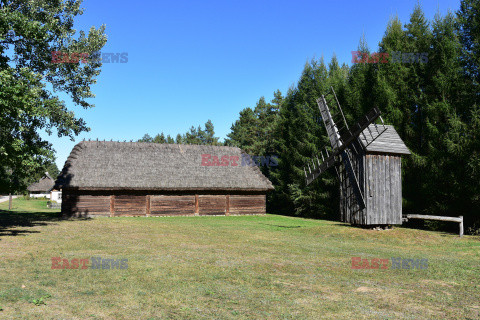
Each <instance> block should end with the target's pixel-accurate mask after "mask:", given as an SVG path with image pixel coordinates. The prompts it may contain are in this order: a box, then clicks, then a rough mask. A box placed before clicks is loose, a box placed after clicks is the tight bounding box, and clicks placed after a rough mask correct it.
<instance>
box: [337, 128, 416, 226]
mask: <svg viewBox="0 0 480 320" xmlns="http://www.w3.org/2000/svg"><path fill="white" fill-rule="evenodd" d="M381 127H382V126H381ZM385 127H386V130H385V131H382V132H380V133H379V131H378V128H377V127H376V126H375V125H373V124H371V125H370V126H369V127H368V128H367V129H365V130H364V131H363V133H362V134H361V135H360V136H359V140H360V141H357V142H356V143H355V144H356V147H355V148H354V149H355V150H357V151H358V154H355V152H353V151H352V149H353V148H350V149H349V150H347V152H348V153H349V155H350V158H351V159H352V166H353V170H354V171H355V174H356V177H357V178H358V182H359V186H360V190H361V194H362V195H363V197H364V202H365V208H363V209H360V207H359V205H358V202H357V201H356V198H355V195H354V190H353V188H352V186H351V180H350V179H348V177H347V172H346V170H345V167H344V166H340V172H339V175H340V217H341V221H343V222H347V223H351V224H355V225H393V224H402V159H401V157H402V155H408V154H410V151H409V150H408V148H407V146H406V145H405V144H404V143H403V141H402V139H401V138H400V136H399V135H398V133H397V131H396V130H395V128H394V127H393V126H389V125H386V126H385ZM360 143H361V144H362V145H359V144H360Z"/></svg>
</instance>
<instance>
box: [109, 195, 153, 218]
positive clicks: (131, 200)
mask: <svg viewBox="0 0 480 320" xmlns="http://www.w3.org/2000/svg"><path fill="white" fill-rule="evenodd" d="M114 207H115V211H114V214H115V216H144V215H145V214H146V196H144V195H130V194H128V195H116V196H115V201H114Z"/></svg>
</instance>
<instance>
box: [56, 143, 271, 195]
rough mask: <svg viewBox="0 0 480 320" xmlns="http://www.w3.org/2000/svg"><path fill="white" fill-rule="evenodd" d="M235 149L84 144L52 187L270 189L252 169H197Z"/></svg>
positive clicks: (235, 152)
mask: <svg viewBox="0 0 480 320" xmlns="http://www.w3.org/2000/svg"><path fill="white" fill-rule="evenodd" d="M242 153H244V152H243V151H242V150H241V149H239V148H236V147H224V146H205V145H179V144H158V143H145V142H116V141H83V142H80V143H78V144H77V145H76V146H75V147H74V148H73V150H72V152H71V153H70V156H69V157H68V159H67V161H66V162H65V166H64V168H63V170H62V172H61V174H60V175H59V177H58V179H57V185H59V186H62V187H64V188H78V189H123V190H245V191H246V190H258V191H260V190H264V191H266V190H272V189H273V186H272V183H271V182H270V181H269V180H268V179H267V178H266V177H265V176H264V175H263V174H262V173H261V172H260V169H259V168H258V167H255V166H241V160H239V161H238V166H231V165H229V166H202V154H211V155H212V156H213V155H215V156H217V157H218V158H219V159H220V158H221V157H222V156H225V155H227V156H238V157H239V158H240V159H241V155H242Z"/></svg>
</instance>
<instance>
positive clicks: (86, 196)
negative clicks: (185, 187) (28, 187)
mask: <svg viewBox="0 0 480 320" xmlns="http://www.w3.org/2000/svg"><path fill="white" fill-rule="evenodd" d="M62 213H63V215H64V216H94V215H102V216H110V217H114V216H180V215H246V214H265V213H266V195H265V194H259V193H258V192H257V193H254V194H248V193H242V194H238V193H237V194H226V193H221V192H215V194H210V193H204V194H198V193H197V194H193V193H191V194H178V193H168V194H152V192H148V194H147V193H146V192H141V191H132V192H118V191H117V192H115V191H101V190H97V191H89V192H87V191H79V190H63V192H62Z"/></svg>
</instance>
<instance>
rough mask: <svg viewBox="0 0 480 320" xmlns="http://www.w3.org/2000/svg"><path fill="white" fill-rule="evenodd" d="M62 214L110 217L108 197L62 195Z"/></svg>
mask: <svg viewBox="0 0 480 320" xmlns="http://www.w3.org/2000/svg"><path fill="white" fill-rule="evenodd" d="M62 212H67V213H69V215H87V214H95V215H105V216H108V215H110V197H109V196H97V195H89V194H82V195H76V194H68V193H63V194H62Z"/></svg>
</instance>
